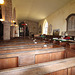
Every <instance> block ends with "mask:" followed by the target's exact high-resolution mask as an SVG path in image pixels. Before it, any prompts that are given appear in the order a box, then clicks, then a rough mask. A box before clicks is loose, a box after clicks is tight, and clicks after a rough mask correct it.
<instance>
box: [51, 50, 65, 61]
mask: <svg viewBox="0 0 75 75" xmlns="http://www.w3.org/2000/svg"><path fill="white" fill-rule="evenodd" d="M50 56H51V57H50V58H51V59H50V60H51V61H53V60H59V59H64V58H65V52H64V51H63V52H56V53H50Z"/></svg>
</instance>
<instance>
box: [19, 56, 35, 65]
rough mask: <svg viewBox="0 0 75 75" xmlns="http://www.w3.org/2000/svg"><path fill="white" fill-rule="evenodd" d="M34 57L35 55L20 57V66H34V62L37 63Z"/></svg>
mask: <svg viewBox="0 0 75 75" xmlns="http://www.w3.org/2000/svg"><path fill="white" fill-rule="evenodd" d="M34 57H35V55H27V56H20V57H19V66H25V65H32V64H34V61H35V59H34Z"/></svg>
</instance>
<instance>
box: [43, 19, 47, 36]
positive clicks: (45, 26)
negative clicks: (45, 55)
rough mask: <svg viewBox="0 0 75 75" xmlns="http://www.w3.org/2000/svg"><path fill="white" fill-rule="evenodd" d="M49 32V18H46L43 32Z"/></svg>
mask: <svg viewBox="0 0 75 75" xmlns="http://www.w3.org/2000/svg"><path fill="white" fill-rule="evenodd" d="M47 33H48V22H47V20H45V21H44V24H43V34H46V35H47Z"/></svg>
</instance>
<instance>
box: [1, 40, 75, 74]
mask: <svg viewBox="0 0 75 75" xmlns="http://www.w3.org/2000/svg"><path fill="white" fill-rule="evenodd" d="M24 42H25V41H22V42H16V44H15V42H13V44H10V43H12V42H10V43H8V44H6V43H3V44H1V45H0V75H13V74H14V75H75V44H71V43H70V45H69V47H63V46H61V45H57V44H53V43H45V42H42V41H41V42H38V43H37V44H34V43H33V41H31V42H30V43H29V42H27V43H24ZM14 44H15V45H14Z"/></svg>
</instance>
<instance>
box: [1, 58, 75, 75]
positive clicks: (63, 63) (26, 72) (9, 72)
mask: <svg viewBox="0 0 75 75" xmlns="http://www.w3.org/2000/svg"><path fill="white" fill-rule="evenodd" d="M0 75H75V57H74V58H68V59H62V60H57V61H51V62H46V63H40V64H35V65H29V66H23V67H17V68H12V69H5V70H0Z"/></svg>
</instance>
